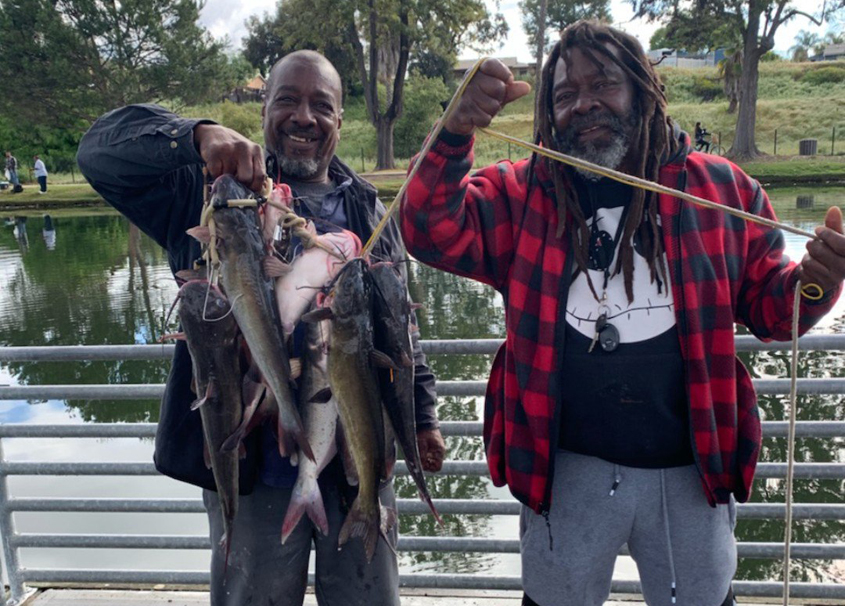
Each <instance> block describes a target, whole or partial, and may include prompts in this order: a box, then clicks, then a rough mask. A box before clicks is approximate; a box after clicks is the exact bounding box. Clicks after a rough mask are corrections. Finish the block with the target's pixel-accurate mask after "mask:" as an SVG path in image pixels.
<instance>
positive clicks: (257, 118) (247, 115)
mask: <svg viewBox="0 0 845 606" xmlns="http://www.w3.org/2000/svg"><path fill="white" fill-rule="evenodd" d="M220 124H222V125H223V126H227V127H229V128H231V129H232V130H235V131H237V132H239V133H240V134H242V135H243V136H244V137H250V136H252V135H253V134H255V131H257V130H260V129H261V114H260V113H259V112H256V111H255V108H254V106H253V104H249V105H238V104H236V103H232V102H231V101H224V102H223V103H222V104H221V105H220Z"/></svg>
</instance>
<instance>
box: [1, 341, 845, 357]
mask: <svg viewBox="0 0 845 606" xmlns="http://www.w3.org/2000/svg"><path fill="white" fill-rule="evenodd" d="M503 342H504V340H503V339H442V340H441V339H424V340H422V341H421V342H420V344H421V345H422V348H423V351H424V352H425V353H426V354H434V355H439V354H452V355H454V354H459V355H460V354H494V353H496V350H498V348H499V346H500V345H501V344H502V343H503ZM734 342H735V343H736V350H737V351H740V352H745V351H786V350H788V349H789V348H790V343H788V342H784V341H772V342H769V343H764V342H762V341H760V340H758V339H756V338H754V337H752V336H750V335H737V336H736V337H735V338H734ZM798 347H799V348H800V349H801V350H803V351H807V350H816V351H840V350H841V351H845V335H807V336H804V337H801V338H800V339H799V340H798ZM174 348H175V346H173V345H65V346H33V347H0V362H77V361H102V360H169V359H170V358H171V357H173V350H174Z"/></svg>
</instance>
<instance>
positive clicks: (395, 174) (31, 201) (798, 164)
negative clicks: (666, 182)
mask: <svg viewBox="0 0 845 606" xmlns="http://www.w3.org/2000/svg"><path fill="white" fill-rule="evenodd" d="M741 166H742V168H743V170H745V172H747V173H748V174H749V175H751V176H752V177H753V178H755V179H757V180H758V181H760V183H762V184H763V186H764V187H778V188H780V187H790V186H796V185H800V186H804V187H806V186H811V187H825V186H832V185H845V156H826V157H812V158H808V157H801V156H794V157H786V158H783V157H779V158H777V159H773V158H771V157H768V158H763V159H761V160H759V161H754V162H747V163H744V164H742V165H741ZM404 175H405V171H404V170H390V171H380V172H374V173H362V176H363V177H364V178H366V179H368V180H370V181H371V182H372V183H374V184H375V185H376V187H378V190H379V195H380V196H381V198H382V200H383V201H389V200H391V199H392V198H393V197H394V196H395V195H396V193H397V192H398V191H399V188H400V187H401V186H402V181H403V180H404ZM98 206H107V204H106V202H105V200H103V198H101V197H100V195H99V194H98V193H97V192H95V191H94V190H93V189H92V188H91V186H90V185H88V184H87V183H74V184H70V183H67V184H65V183H59V184H50V185H49V192H48V193H47V194H44V195H42V194H39V193H38V186H37V185H35V184H24V191H23V192H21V193H18V194H13V193H11V191H10V190H4V191H0V212H4V211H6V212H8V211H16V210H21V209H33V210H49V209H59V208H74V207H98Z"/></svg>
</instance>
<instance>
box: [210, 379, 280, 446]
mask: <svg viewBox="0 0 845 606" xmlns="http://www.w3.org/2000/svg"><path fill="white" fill-rule="evenodd" d="M267 393H269V392H268V390H267V388H266V387H265V386H264V385H263V384H261V383H256V382H255V381H254V380H253V379H252V377H251V376H250V374H249V372H247V374H246V375H244V379H243V385H241V398H242V399H243V401H244V403H245V404H244V410H243V415H242V417H241V424H240V425H238V428H237V429H236V430H235V431H234V433H232V435H230V436H229V437H228V438H226V440H225V441H224V442H223V444H222V446H221V447H220V451H221V452H228V451H232V450H235V448H240V447H243V443H242V442H243V439H244V438H245V437H246V436H247V435H248V434H249V432H250V431H252V429H253V428H254V427H255V426H256V425H257V424H258V422H259V421H260V418H259V417H258V415H256V413H257V412H258V409H259V408H260V406H261V403H262V402H263V401H264V399H265V397H266V395H267ZM240 452H241V451H240V449H239V450H238V453H239V454H240ZM241 458H243V456H241Z"/></svg>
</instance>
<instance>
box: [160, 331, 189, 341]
mask: <svg viewBox="0 0 845 606" xmlns="http://www.w3.org/2000/svg"><path fill="white" fill-rule="evenodd" d="M185 340H186V339H185V333H184V332H169V333H167V334H165V335H161V336H160V337H159V338H158V342H159V343H164V342H165V341H185Z"/></svg>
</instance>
